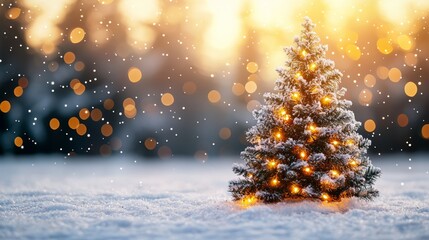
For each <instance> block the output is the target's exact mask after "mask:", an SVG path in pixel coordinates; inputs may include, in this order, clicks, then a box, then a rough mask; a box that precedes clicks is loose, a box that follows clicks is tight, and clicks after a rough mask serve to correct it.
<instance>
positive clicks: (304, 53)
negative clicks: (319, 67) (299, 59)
mask: <svg viewBox="0 0 429 240" xmlns="http://www.w3.org/2000/svg"><path fill="white" fill-rule="evenodd" d="M307 54H308V53H307V51H305V49H304V50H302V51H301V56H303V57H306V56H307Z"/></svg>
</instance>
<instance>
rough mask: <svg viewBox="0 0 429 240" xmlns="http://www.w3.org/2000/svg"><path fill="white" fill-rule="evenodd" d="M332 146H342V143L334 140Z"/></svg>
mask: <svg viewBox="0 0 429 240" xmlns="http://www.w3.org/2000/svg"><path fill="white" fill-rule="evenodd" d="M331 144H332V145H334V146H338V145H339V144H340V142H339V141H338V140H332V141H331Z"/></svg>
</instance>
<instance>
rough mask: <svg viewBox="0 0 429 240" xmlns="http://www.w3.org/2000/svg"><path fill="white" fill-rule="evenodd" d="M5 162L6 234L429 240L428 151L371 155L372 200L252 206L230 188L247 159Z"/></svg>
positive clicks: (1, 214)
mask: <svg viewBox="0 0 429 240" xmlns="http://www.w3.org/2000/svg"><path fill="white" fill-rule="evenodd" d="M3 158H5V157H3ZM6 158H7V159H1V161H0V239H429V200H428V199H429V174H428V171H429V156H427V155H426V156H425V155H415V156H406V155H396V156H393V155H387V156H381V157H372V159H373V164H374V165H376V166H379V167H381V169H382V177H381V178H380V179H379V180H378V181H377V184H376V187H377V188H378V189H379V190H380V197H379V198H377V199H375V200H374V201H372V202H367V201H363V200H357V199H351V200H343V201H342V202H340V203H329V204H327V203H321V202H312V201H300V202H283V203H278V204H257V205H255V206H252V207H248V208H243V207H242V206H240V205H239V204H237V203H234V202H232V201H231V196H230V194H229V193H228V191H227V187H228V181H229V180H231V179H233V178H235V177H236V176H235V175H234V174H233V173H232V171H231V167H232V163H233V161H235V162H241V161H240V160H239V159H209V160H208V161H207V162H205V163H203V162H200V161H196V160H191V159H172V160H154V161H149V162H148V161H146V162H145V161H141V160H139V159H138V158H137V157H112V158H110V159H97V160H93V159H89V158H71V159H64V158H62V157H56V156H47V157H45V156H37V157H34V156H33V157H6ZM409 158H411V159H412V160H411V161H409ZM135 160H137V162H134V161H135ZM410 167H411V169H409V168H410Z"/></svg>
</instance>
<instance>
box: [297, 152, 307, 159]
mask: <svg viewBox="0 0 429 240" xmlns="http://www.w3.org/2000/svg"><path fill="white" fill-rule="evenodd" d="M299 157H300V158H301V159H305V158H306V157H307V153H306V152H305V151H304V150H303V151H301V152H300V153H299Z"/></svg>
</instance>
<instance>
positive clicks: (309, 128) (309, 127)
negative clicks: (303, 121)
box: [308, 123, 317, 133]
mask: <svg viewBox="0 0 429 240" xmlns="http://www.w3.org/2000/svg"><path fill="white" fill-rule="evenodd" d="M316 127H317V126H316V124H314V123H311V124H310V125H308V130H310V132H312V133H315V132H316Z"/></svg>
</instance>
